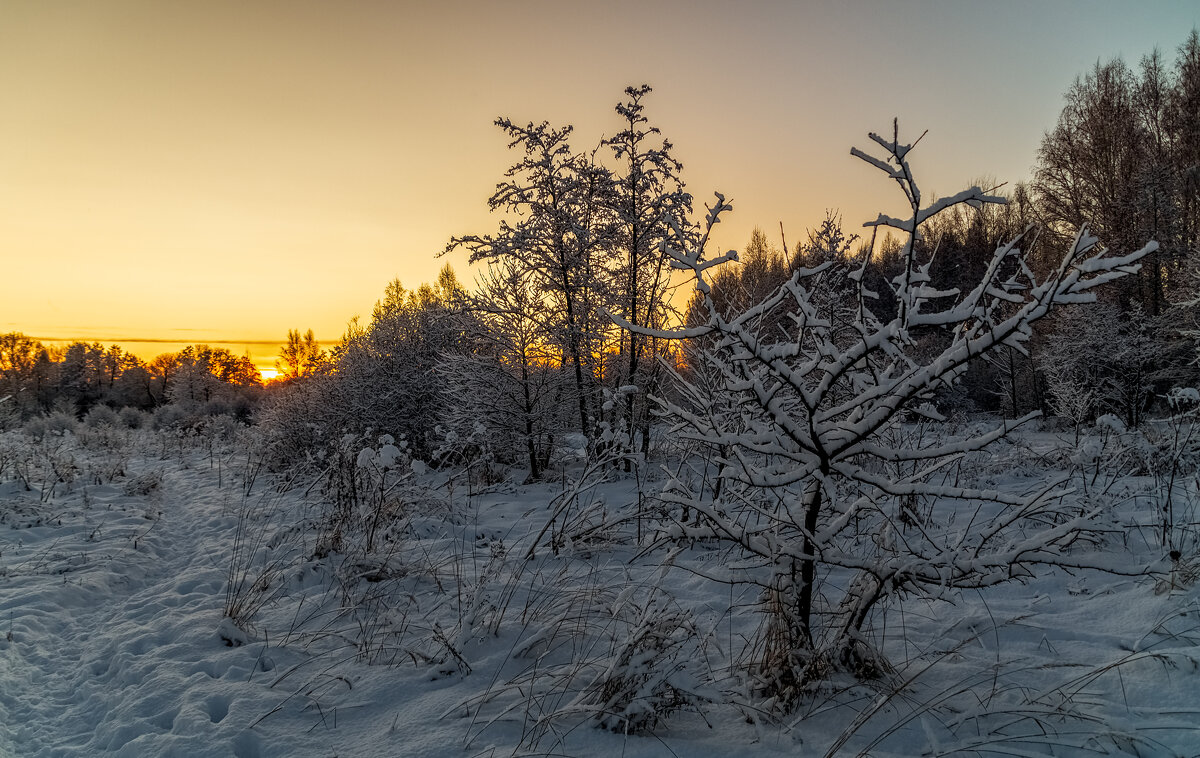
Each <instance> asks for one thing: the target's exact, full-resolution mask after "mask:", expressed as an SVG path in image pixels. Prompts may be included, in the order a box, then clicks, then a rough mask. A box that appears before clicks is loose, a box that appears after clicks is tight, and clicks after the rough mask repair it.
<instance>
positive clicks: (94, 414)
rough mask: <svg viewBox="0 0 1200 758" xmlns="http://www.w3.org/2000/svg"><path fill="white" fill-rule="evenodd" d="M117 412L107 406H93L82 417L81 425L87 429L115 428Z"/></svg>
mask: <svg viewBox="0 0 1200 758" xmlns="http://www.w3.org/2000/svg"><path fill="white" fill-rule="evenodd" d="M117 424H118V418H117V412H116V411H115V410H113V409H112V408H111V407H109V406H107V405H95V406H92V409H91V410H90V411H88V412H87V414H85V415H84V417H83V425H84V426H86V427H88V428H89V429H98V428H100V427H113V426H117Z"/></svg>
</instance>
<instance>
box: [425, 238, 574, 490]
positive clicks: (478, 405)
mask: <svg viewBox="0 0 1200 758" xmlns="http://www.w3.org/2000/svg"><path fill="white" fill-rule="evenodd" d="M530 280H531V275H530V274H529V272H527V271H525V270H524V269H523V268H522V267H521V266H520V265H518V264H517V263H516V262H514V261H511V260H507V259H500V260H496V261H493V262H492V263H490V264H489V265H488V268H487V270H486V272H485V273H484V274H483V275H481V276H480V278H479V283H478V286H477V287H476V291H475V293H474V294H473V295H472V296H471V298H470V299H469V301H468V302H467V303H466V304H465V305H466V307H467V308H469V309H470V311H471V313H472V314H473V316H474V319H473V321H472V323H473V324H474V325H475V327H476V328H475V329H474V330H473V332H472V334H471V335H470V342H471V344H472V345H474V350H473V351H472V352H470V353H466V352H458V353H451V354H446V355H444V356H443V360H442V362H441V364H440V365H439V366H438V373H439V375H440V376H441V377H442V380H443V382H444V398H445V406H444V410H443V412H442V417H441V422H442V424H443V425H444V427H445V428H446V431H447V434H453V435H454V437H455V439H457V440H468V439H471V440H474V443H473V444H475V445H477V446H485V447H487V448H488V449H489V450H488V452H490V453H492V454H493V455H495V456H496V457H497V458H498V459H499V461H500V462H502V463H514V462H516V461H519V460H520V459H521V458H522V457H524V458H525V460H526V461H527V463H528V465H529V478H530V479H532V480H536V479H540V478H541V476H542V472H543V471H544V470H545V468H546V465H547V464H548V462H549V459H550V453H551V450H552V449H553V445H554V442H555V440H556V438H557V437H558V436H559V435H561V434H562V433H563V432H565V431H566V430H567V428H568V427H569V419H570V415H571V414H570V403H571V401H572V400H573V399H574V393H573V389H574V388H573V387H572V386H571V383H570V382H564V381H563V379H564V376H563V373H562V361H561V353H560V352H559V351H557V350H556V349H555V345H554V344H553V343H551V342H550V341H549V339H548V335H549V330H548V326H547V325H548V323H549V322H551V321H552V320H553V317H552V314H551V313H550V309H549V307H548V304H547V303H546V302H545V300H544V299H543V298H542V297H541V294H540V293H539V291H538V290H537V288H536V287H535V286H534V284H533V282H532V281H530Z"/></svg>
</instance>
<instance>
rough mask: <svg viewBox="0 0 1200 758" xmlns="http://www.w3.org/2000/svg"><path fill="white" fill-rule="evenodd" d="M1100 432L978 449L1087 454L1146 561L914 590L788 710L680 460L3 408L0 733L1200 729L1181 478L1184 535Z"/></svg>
mask: <svg viewBox="0 0 1200 758" xmlns="http://www.w3.org/2000/svg"><path fill="white" fill-rule="evenodd" d="M1113 445H1114V443H1113V442H1112V441H1111V440H1109V441H1102V440H1100V439H1098V438H1097V437H1095V436H1094V433H1093V435H1092V436H1086V435H1085V437H1084V439H1083V440H1082V441H1081V442H1080V443H1079V444H1076V442H1075V440H1074V439H1073V438H1072V435H1071V434H1070V433H1061V434H1054V433H1049V432H1028V433H1022V432H1018V433H1015V434H1014V435H1012V436H1011V437H1010V438H1009V439H1006V440H1002V441H1001V442H1000V443H998V444H996V445H994V446H993V447H992V448H991V449H989V450H988V451H987V452H985V453H979V454H976V455H975V456H974V458H972V461H971V466H970V468H969V474H970V476H971V477H973V478H974V479H975V480H977V481H978V482H979V483H981V485H984V484H985V485H986V486H988V487H994V488H999V489H1011V490H1013V491H1018V490H1022V489H1024V488H1028V487H1032V486H1034V485H1035V484H1036V483H1037V482H1039V481H1041V480H1043V479H1045V478H1047V477H1050V476H1052V475H1055V474H1059V473H1063V472H1067V471H1071V470H1074V471H1075V472H1076V473H1075V475H1074V476H1073V478H1072V480H1071V485H1072V486H1073V487H1075V488H1077V489H1078V490H1080V491H1082V492H1083V493H1084V496H1085V497H1087V498H1089V499H1090V500H1091V501H1092V502H1094V503H1095V504H1096V505H1098V506H1104V507H1105V508H1106V509H1108V510H1107V511H1106V519H1107V520H1108V522H1109V523H1110V524H1111V530H1110V531H1108V532H1107V534H1106V536H1105V546H1104V549H1105V551H1106V552H1108V553H1109V554H1111V556H1113V558H1112V560H1114V561H1117V562H1122V561H1124V562H1127V563H1128V565H1140V564H1148V565H1152V566H1153V571H1152V573H1150V574H1148V575H1143V576H1115V575H1111V574H1104V573H1099V572H1095V571H1065V570H1046V571H1045V572H1043V573H1041V574H1039V575H1036V576H1033V577H1027V578H1023V579H1021V580H1019V581H1013V582H1011V583H1008V584H1005V585H1002V586H1000V587H997V588H991V589H987V590H980V591H971V590H954V591H947V592H945V593H944V596H943V597H940V598H929V597H925V598H910V599H906V598H904V597H900V598H898V599H897V600H896V601H894V602H891V603H889V604H888V606H887V608H886V609H880V611H879V612H878V613H877V614H876V617H875V618H873V620H872V623H871V624H870V628H871V630H872V632H871V634H872V635H873V641H874V643H875V645H876V646H877V647H878V648H879V649H881V650H882V651H883V652H884V653H885V654H886V657H887V661H888V664H889V665H888V666H887V667H885V668H882V669H881V670H880V671H877V672H873V675H872V676H867V677H864V678H859V679H856V678H852V677H851V676H849V675H848V674H845V673H832V674H831V675H830V677H829V679H828V680H827V681H825V682H822V683H820V684H817V685H814V686H812V687H811V688H810V692H809V693H808V695H807V696H806V697H805V698H803V699H802V700H801V702H800V704H799V706H798V707H797V708H796V709H795V710H794V711H793V712H791V713H789V714H787V715H782V716H780V715H778V714H772V713H771V712H769V711H768V710H767V709H766V708H764V707H763V704H762V703H761V702H760V701H759V700H757V699H756V697H755V694H754V691H753V690H754V688H753V683H752V681H751V680H750V678H749V677H748V676H747V674H746V671H747V670H748V667H747V664H746V662H747V661H749V660H752V659H753V656H754V652H755V649H756V645H757V644H758V642H756V640H757V639H758V635H759V627H760V614H759V613H758V604H759V601H760V594H761V593H760V591H759V590H758V589H757V588H755V587H754V586H752V585H745V584H730V583H724V582H721V581H719V579H720V576H721V575H722V572H723V570H724V568H725V567H727V566H728V565H730V564H732V563H736V562H737V561H739V560H741V557H740V556H739V555H737V554H735V553H734V552H733V551H732V550H731V549H730V548H728V547H724V546H720V545H715V544H708V543H705V542H703V541H698V542H695V543H694V544H687V543H683V542H676V543H673V544H665V543H659V544H656V543H655V541H654V539H655V535H656V534H660V532H656V530H657V529H659V528H660V527H661V526H662V524H663V523H664V522H665V521H667V520H669V517H668V516H667V515H664V512H663V510H662V509H663V507H664V506H661V504H658V502H659V501H658V500H657V493H658V492H659V490H660V489H661V485H662V482H663V481H664V475H663V474H661V472H659V471H658V470H657V469H658V468H659V467H660V466H664V465H665V466H666V467H668V468H671V467H674V468H675V469H678V467H679V466H680V465H681V462H680V461H678V460H674V461H670V460H669V461H668V462H667V463H665V464H664V463H661V462H659V463H655V464H652V465H648V466H647V467H646V470H644V471H643V472H641V473H640V474H637V473H625V472H623V471H622V470H621V469H620V468H619V467H617V468H615V469H614V468H613V467H598V468H594V469H591V470H588V469H586V468H585V467H584V466H583V464H581V463H574V464H569V465H566V466H565V467H560V468H558V469H555V470H554V471H553V472H552V475H551V476H550V477H549V478H548V480H547V481H546V482H544V483H540V484H532V485H523V484H519V482H520V481H521V479H522V478H523V477H524V472H520V471H511V472H499V475H498V476H491V477H485V476H480V475H476V476H473V477H468V476H466V475H465V474H464V473H463V472H462V471H458V472H456V473H455V474H454V475H453V476H452V475H450V474H448V473H446V472H432V471H427V470H425V468H424V467H423V466H421V465H419V464H415V465H412V466H410V465H409V464H408V462H407V460H406V459H405V458H404V456H403V451H402V450H400V449H398V448H397V447H395V446H392V445H390V444H388V441H387V440H384V441H382V442H380V441H371V442H370V444H354V443H353V441H350V442H348V443H347V445H345V446H344V447H345V450H344V452H345V457H344V458H336V459H334V460H331V461H326V462H324V463H325V464H326V467H325V476H324V477H323V478H321V477H318V476H317V474H316V473H311V474H308V475H297V476H293V477H291V478H290V479H285V478H281V477H278V476H273V475H271V474H268V473H267V472H266V471H265V470H264V469H263V467H262V465H261V462H260V460H259V459H258V458H257V456H256V454H255V452H254V446H253V434H252V431H251V430H245V429H241V430H231V429H228V428H226V429H223V430H222V429H210V430H208V431H207V432H201V433H189V434H184V433H167V432H150V431H146V430H139V431H132V430H113V429H90V430H89V429H84V430H82V431H81V432H80V433H79V436H74V435H70V434H68V435H66V436H56V435H49V434H48V435H47V436H46V437H45V439H43V440H40V441H34V440H33V439H31V438H29V437H27V436H25V435H24V434H23V433H19V432H8V433H5V434H4V435H2V436H0V626H2V630H0V754H3V755H14V756H97V755H119V756H238V757H239V758H260V757H261V758H265V757H267V756H430V757H432V756H503V755H513V754H518V755H525V754H531V755H554V756H590V755H624V756H672V755H674V756H746V755H754V756H774V755H780V756H782V755H788V756H796V755H804V756H810V755H811V756H822V755H847V756H854V755H871V756H877V757H878V756H911V755H959V754H965V755H1009V756H1012V755H1017V756H1020V755H1064V756H1075V755H1135V756H1168V755H1183V756H1194V755H1200V676H1198V675H1197V664H1198V656H1200V647H1197V645H1198V643H1200V593H1198V591H1197V589H1196V579H1197V576H1196V575H1197V572H1198V571H1200V556H1198V555H1197V552H1196V542H1195V537H1196V535H1195V532H1194V530H1193V529H1192V528H1191V527H1190V526H1188V524H1190V523H1191V522H1190V521H1189V519H1192V516H1193V515H1194V514H1193V513H1192V511H1193V503H1194V498H1193V497H1192V496H1193V495H1194V491H1195V490H1194V487H1195V482H1194V478H1189V479H1188V481H1187V482H1185V483H1179V482H1176V483H1174V484H1173V489H1172V493H1173V497H1174V501H1173V504H1174V508H1175V511H1174V517H1175V523H1176V528H1177V530H1178V534H1177V535H1176V536H1177V537H1178V538H1179V539H1180V540H1182V542H1181V543H1180V544H1182V545H1185V546H1186V547H1185V549H1184V552H1183V553H1182V554H1181V555H1180V556H1179V558H1178V560H1175V561H1172V560H1171V558H1170V557H1169V556H1167V555H1165V554H1164V552H1165V550H1164V548H1163V546H1162V544H1161V533H1160V523H1161V513H1162V510H1161V507H1162V494H1163V491H1164V490H1163V480H1162V477H1161V476H1156V475H1154V473H1153V472H1147V471H1142V470H1139V469H1138V468H1137V466H1136V465H1135V464H1134V463H1130V461H1131V460H1132V456H1131V454H1130V450H1134V448H1133V447H1132V446H1126V447H1125V448H1122V449H1121V450H1115V448H1114V447H1113ZM339 469H340V470H342V471H343V472H346V476H348V477H349V478H347V479H344V480H341V482H342V483H341V485H338V482H339V479H338V476H339V474H338V470H339ZM477 473H478V472H477ZM493 473H495V472H493ZM351 485H352V486H351ZM639 505H640V506H641V507H640V509H639V507H638V506H639ZM656 514H657V515H656ZM1192 521H1194V519H1192ZM829 581H836V579H830V580H829ZM604 727H607V728H604ZM627 730H629V731H638V732H639V733H637V734H628V735H627V734H624V733H623V732H625V731H627Z"/></svg>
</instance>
